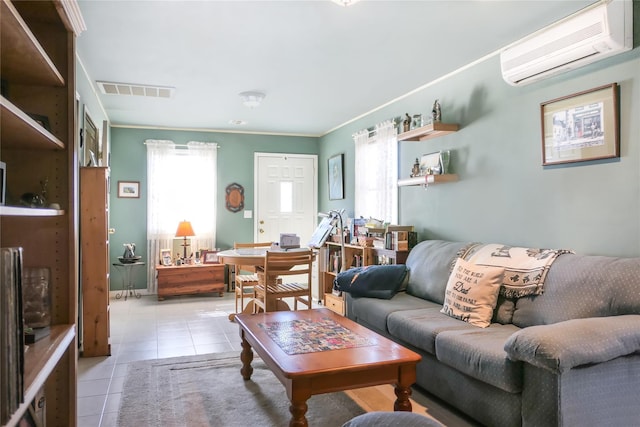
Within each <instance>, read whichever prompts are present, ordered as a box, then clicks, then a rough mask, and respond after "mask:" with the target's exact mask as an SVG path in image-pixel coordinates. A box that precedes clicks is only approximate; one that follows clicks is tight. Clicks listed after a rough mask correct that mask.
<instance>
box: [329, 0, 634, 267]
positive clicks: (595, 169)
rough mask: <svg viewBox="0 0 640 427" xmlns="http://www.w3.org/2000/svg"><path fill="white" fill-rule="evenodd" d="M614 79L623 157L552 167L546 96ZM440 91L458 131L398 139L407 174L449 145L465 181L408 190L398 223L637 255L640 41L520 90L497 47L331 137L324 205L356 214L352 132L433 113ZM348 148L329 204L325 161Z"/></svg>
mask: <svg viewBox="0 0 640 427" xmlns="http://www.w3.org/2000/svg"><path fill="white" fill-rule="evenodd" d="M637 9H638V8H636V15H638V13H637V12H638V11H637ZM637 27H638V26H637ZM637 27H636V33H637V32H638V31H637ZM636 39H637V37H636ZM635 45H636V46H637V45H638V43H637V42H636V44H635ZM612 82H617V83H618V84H619V85H620V141H621V156H620V158H619V159H615V160H609V161H595V162H586V163H579V164H573V165H561V166H554V167H543V166H542V152H541V150H542V148H541V128H540V103H541V102H544V101H548V100H551V99H555V98H558V97H560V96H564V95H568V94H571V93H575V92H579V91H583V90H587V89H590V88H594V87H598V86H601V85H605V84H608V83H612ZM435 99H439V100H440V103H441V105H442V120H443V122H447V123H458V124H460V126H461V129H460V130H459V131H458V132H457V133H454V134H450V135H447V136H444V137H441V138H437V139H432V140H428V141H424V142H400V143H399V169H400V176H401V177H403V178H406V177H408V176H409V173H410V171H411V166H412V165H413V162H414V160H415V158H416V157H420V156H422V155H423V154H426V153H430V152H433V151H438V150H444V149H448V150H452V163H451V166H452V170H453V172H454V173H457V174H458V175H459V177H460V180H459V182H456V183H450V184H442V185H432V186H429V187H428V188H426V189H424V188H422V187H420V186H416V187H402V188H400V191H399V203H400V207H399V219H400V222H401V223H402V224H412V225H415V226H416V229H417V231H418V232H419V239H420V240H425V239H446V240H454V241H480V242H486V243H504V244H512V245H519V246H535V247H554V248H568V249H573V250H575V251H576V252H578V253H586V254H601V255H614V256H640V147H639V144H640V120H638V117H640V48H636V49H635V50H633V51H630V52H626V53H624V54H622V55H619V56H616V57H614V58H610V59H607V60H603V61H600V62H599V63H596V64H592V65H590V66H588V67H584V68H581V69H579V70H575V71H573V72H569V73H566V74H564V75H560V76H556V77H554V78H550V79H547V80H544V81H541V82H538V83H534V84H531V85H528V86H522V87H511V86H509V85H507V84H506V83H505V82H504V81H503V80H502V77H501V74H500V63H499V58H498V57H497V56H496V57H493V58H490V59H488V60H486V61H484V62H482V63H480V64H477V65H475V66H473V67H471V68H470V69H468V70H465V71H462V72H460V73H459V74H457V75H454V76H451V77H449V78H446V79H444V80H443V81H441V82H438V83H437V84H434V85H432V86H430V87H428V88H425V89H424V90H422V91H420V92H418V93H416V94H414V95H412V96H410V97H407V98H405V99H403V100H400V101H398V102H396V103H394V104H393V105H391V106H388V107H386V108H384V109H382V110H380V111H377V112H375V113H372V114H370V115H369V116H367V117H365V118H362V119H360V120H358V121H356V122H354V123H352V124H349V125H347V126H345V127H343V128H341V129H339V130H337V131H335V132H332V133H331V134H329V135H326V136H324V137H323V138H321V142H320V156H319V158H318V162H319V165H320V166H321V167H320V175H319V177H318V182H319V183H320V188H319V194H320V200H319V203H318V205H319V208H320V210H321V211H325V210H327V209H339V208H345V209H346V210H347V213H348V214H349V215H353V213H354V212H353V208H354V201H353V200H354V194H353V193H354V191H353V181H354V176H353V169H354V167H353V166H354V147H353V139H352V137H351V135H352V134H353V133H354V132H356V131H357V130H360V129H364V128H369V127H371V126H373V125H375V124H376V123H378V122H381V121H383V120H386V119H390V118H393V117H397V116H403V115H404V113H409V114H415V113H424V112H426V111H430V110H431V105H432V104H433V101H434V100H435ZM340 152H344V153H345V159H346V160H345V179H346V197H345V199H344V200H340V201H329V200H328V197H327V167H326V163H327V159H328V158H329V157H330V156H332V155H334V154H336V153H340Z"/></svg>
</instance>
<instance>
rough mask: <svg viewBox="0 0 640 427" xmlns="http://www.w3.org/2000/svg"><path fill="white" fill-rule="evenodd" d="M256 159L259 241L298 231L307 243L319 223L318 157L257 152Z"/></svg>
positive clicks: (256, 222) (256, 201)
mask: <svg viewBox="0 0 640 427" xmlns="http://www.w3.org/2000/svg"><path fill="white" fill-rule="evenodd" d="M254 160H255V165H256V166H255V167H256V171H255V174H254V176H255V180H256V182H255V185H254V188H255V193H254V194H255V204H254V206H255V213H256V215H255V227H254V239H255V241H256V242H265V241H271V242H277V241H279V239H280V233H295V234H297V235H298V236H300V245H301V246H306V245H307V243H308V242H309V240H310V239H311V235H312V234H313V231H314V230H315V228H316V225H317V223H318V216H317V215H318V210H317V200H318V198H317V193H318V185H317V181H318V178H317V175H318V174H317V164H318V158H317V156H315V155H305V154H279V153H255V159H254Z"/></svg>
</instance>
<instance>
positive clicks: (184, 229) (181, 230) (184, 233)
mask: <svg viewBox="0 0 640 427" xmlns="http://www.w3.org/2000/svg"><path fill="white" fill-rule="evenodd" d="M195 235H196V233H194V232H193V227H192V226H191V223H190V222H189V221H186V220H185V221H180V224H178V229H177V230H176V237H190V236H195Z"/></svg>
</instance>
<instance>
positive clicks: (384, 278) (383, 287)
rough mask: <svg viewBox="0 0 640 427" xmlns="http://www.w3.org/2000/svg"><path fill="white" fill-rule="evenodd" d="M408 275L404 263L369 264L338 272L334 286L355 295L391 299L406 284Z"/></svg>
mask: <svg viewBox="0 0 640 427" xmlns="http://www.w3.org/2000/svg"><path fill="white" fill-rule="evenodd" d="M406 276H407V267H406V266H405V265H404V264H395V265H369V266H366V267H356V268H350V269H349V270H347V271H343V272H342V273H340V274H338V276H337V277H336V279H335V280H334V282H333V287H334V289H338V290H340V291H343V292H349V293H350V294H351V296H354V297H369V298H381V299H391V298H392V297H393V296H394V295H395V294H396V293H397V292H398V291H400V289H401V288H402V286H403V285H405V283H406V282H405V277H406ZM405 286H406V285H405Z"/></svg>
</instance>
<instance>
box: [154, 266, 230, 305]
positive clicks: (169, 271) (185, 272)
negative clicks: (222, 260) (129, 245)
mask: <svg viewBox="0 0 640 427" xmlns="http://www.w3.org/2000/svg"><path fill="white" fill-rule="evenodd" d="M156 273H157V275H158V301H162V300H163V299H164V297H166V296H175V295H190V294H200V293H209V292H217V293H218V294H219V295H220V296H224V264H187V265H179V266H178V265H171V266H165V265H157V266H156Z"/></svg>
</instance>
